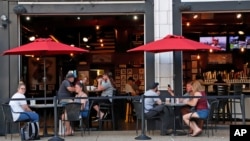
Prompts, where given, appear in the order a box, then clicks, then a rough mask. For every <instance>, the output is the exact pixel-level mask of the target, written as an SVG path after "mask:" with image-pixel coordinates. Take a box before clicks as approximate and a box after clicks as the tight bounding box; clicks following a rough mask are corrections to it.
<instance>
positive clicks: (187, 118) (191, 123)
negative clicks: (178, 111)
mask: <svg viewBox="0 0 250 141" xmlns="http://www.w3.org/2000/svg"><path fill="white" fill-rule="evenodd" d="M198 117H199V116H198V114H197V113H196V112H194V113H188V114H185V115H183V120H184V122H185V123H186V125H188V126H189V127H190V128H191V130H193V134H191V136H197V135H199V134H200V133H201V132H202V130H201V128H200V127H198V125H197V124H196V122H195V121H193V120H190V119H191V118H198Z"/></svg>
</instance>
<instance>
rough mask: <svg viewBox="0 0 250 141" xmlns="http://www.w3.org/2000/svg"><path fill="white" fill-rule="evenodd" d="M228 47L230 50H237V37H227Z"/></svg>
mask: <svg viewBox="0 0 250 141" xmlns="http://www.w3.org/2000/svg"><path fill="white" fill-rule="evenodd" d="M228 40H229V46H230V50H233V49H238V48H239V36H229V38H228Z"/></svg>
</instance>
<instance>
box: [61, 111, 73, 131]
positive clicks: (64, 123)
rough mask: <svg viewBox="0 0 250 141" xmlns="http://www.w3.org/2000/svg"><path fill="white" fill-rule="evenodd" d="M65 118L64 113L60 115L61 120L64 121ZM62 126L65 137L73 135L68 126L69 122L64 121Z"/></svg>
mask: <svg viewBox="0 0 250 141" xmlns="http://www.w3.org/2000/svg"><path fill="white" fill-rule="evenodd" d="M66 116H67V114H66V113H64V114H62V120H65V117H66ZM63 126H65V128H66V130H65V135H72V134H73V130H72V128H71V126H70V122H69V121H64V122H63Z"/></svg>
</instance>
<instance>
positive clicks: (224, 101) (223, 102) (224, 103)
mask: <svg viewBox="0 0 250 141" xmlns="http://www.w3.org/2000/svg"><path fill="white" fill-rule="evenodd" d="M228 90H229V87H228V85H217V89H216V94H217V95H218V96H228V95H229V92H228ZM218 100H219V108H218V111H217V114H218V115H220V116H222V119H223V123H225V119H226V117H227V119H229V120H230V121H232V117H231V110H230V102H229V99H228V98H218ZM220 110H222V112H220ZM220 116H219V117H220Z"/></svg>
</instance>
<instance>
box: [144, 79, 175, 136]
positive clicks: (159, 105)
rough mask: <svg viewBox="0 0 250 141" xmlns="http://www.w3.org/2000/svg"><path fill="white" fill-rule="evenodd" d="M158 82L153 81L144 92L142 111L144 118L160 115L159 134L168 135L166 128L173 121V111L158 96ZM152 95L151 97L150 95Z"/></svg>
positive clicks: (168, 127)
mask: <svg viewBox="0 0 250 141" xmlns="http://www.w3.org/2000/svg"><path fill="white" fill-rule="evenodd" d="M158 85H159V83H156V82H155V83H153V84H152V85H151V86H150V87H149V90H147V91H146V92H145V93H144V96H146V97H145V99H144V107H145V108H144V113H145V118H146V119H148V118H152V117H154V116H160V118H161V122H162V128H161V133H160V134H161V135H162V136H164V135H168V134H170V132H167V131H168V129H170V128H171V127H172V125H171V122H172V121H173V118H174V117H173V115H174V114H173V111H172V110H171V108H169V107H167V106H166V105H164V102H162V101H161V99H160V98H159V95H160V91H159V90H158ZM150 96H152V97H150Z"/></svg>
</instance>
